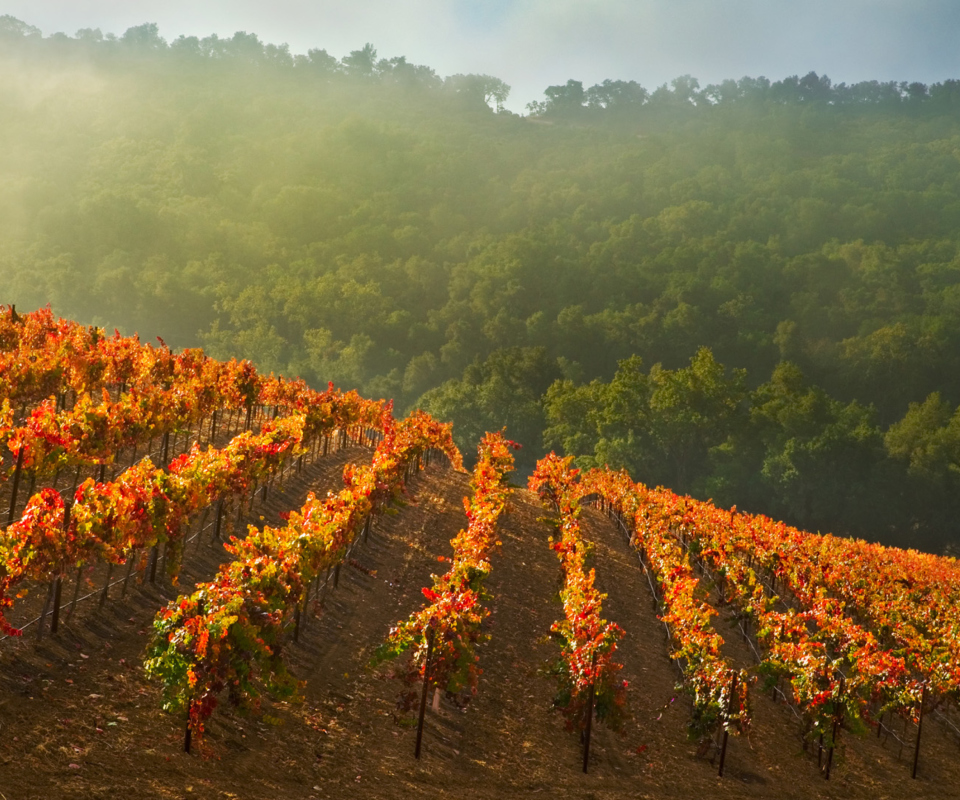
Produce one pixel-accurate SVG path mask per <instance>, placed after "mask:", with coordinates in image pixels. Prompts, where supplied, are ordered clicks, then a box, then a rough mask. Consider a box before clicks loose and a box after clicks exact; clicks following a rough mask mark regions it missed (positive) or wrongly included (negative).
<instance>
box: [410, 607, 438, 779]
mask: <svg viewBox="0 0 960 800" xmlns="http://www.w3.org/2000/svg"><path fill="white" fill-rule="evenodd" d="M433 637H434V630H433V621H432V620H431V622H430V626H429V627H428V628H427V657H426V660H425V661H424V664H423V690H422V691H421V692H420V718H419V719H418V721H417V746H416V749H415V750H414V751H413V757H414V758H415V759H417V760H418V761H419V760H420V745H421V744H422V742H423V717H424V715H425V714H426V712H427V688H428V687H429V686H430V660H431V659H432V658H433Z"/></svg>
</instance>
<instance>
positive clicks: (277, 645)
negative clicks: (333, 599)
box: [146, 409, 462, 749]
mask: <svg viewBox="0 0 960 800" xmlns="http://www.w3.org/2000/svg"><path fill="white" fill-rule="evenodd" d="M381 427H382V429H383V433H384V437H383V440H382V441H381V442H380V443H379V445H378V446H377V449H376V451H375V452H374V455H373V460H372V463H371V464H370V465H369V466H353V465H350V466H348V467H347V468H346V469H345V471H344V483H345V486H344V488H343V489H342V490H341V491H340V492H338V493H337V494H333V493H331V494H329V495H328V496H327V497H326V498H325V499H323V500H321V499H318V498H317V497H315V496H314V495H313V494H311V495H310V496H309V497H308V499H307V502H306V503H305V504H304V506H303V508H301V509H300V511H299V512H292V513H291V514H290V516H289V518H288V520H287V524H286V525H285V527H283V528H280V529H276V528H272V527H269V526H265V527H264V528H263V529H262V530H257V529H256V528H254V527H252V526H251V528H250V531H249V534H248V536H247V537H246V539H243V540H238V539H233V540H232V543H231V544H230V545H228V550H229V551H230V552H231V553H232V554H233V555H234V560H233V561H232V562H230V563H229V564H227V565H226V566H225V567H223V568H222V569H221V570H220V572H219V573H218V574H217V576H216V577H215V578H214V579H213V580H212V581H211V582H209V583H206V584H202V585H201V586H200V587H199V588H198V589H197V590H196V591H195V592H193V593H192V594H191V595H189V596H183V597H180V598H178V599H177V600H176V601H174V602H172V603H171V604H170V605H169V606H167V608H166V609H165V610H163V611H162V612H161V613H160V614H159V616H158V617H157V620H156V622H155V624H154V640H153V643H152V644H151V646H150V650H149V655H148V658H147V661H146V669H147V673H148V674H149V675H151V676H153V677H154V678H157V679H158V680H160V681H161V682H162V683H163V698H164V699H163V707H164V709H165V710H167V711H169V712H171V713H180V714H185V715H186V717H187V727H186V731H187V740H186V743H187V748H188V749H189V742H190V738H191V736H192V735H193V734H198V735H199V734H202V732H203V729H204V724H205V722H206V720H207V719H208V718H209V716H210V715H211V713H212V712H213V710H214V708H215V707H216V705H217V702H218V698H219V695H220V694H221V692H222V691H224V690H227V692H228V695H229V697H230V699H231V700H232V701H234V702H236V703H244V702H249V701H252V700H255V699H256V698H258V697H259V696H260V694H261V691H262V689H266V690H267V691H269V692H271V693H276V694H280V695H283V694H289V693H290V692H292V691H293V689H294V688H295V682H294V681H293V680H292V678H291V676H290V675H289V673H288V671H287V669H286V666H285V664H284V661H283V656H282V645H283V640H284V628H285V625H286V624H287V622H288V620H289V619H290V617H291V616H294V617H296V618H299V614H300V608H301V606H302V605H303V603H304V602H305V600H306V597H307V592H308V590H309V587H310V585H311V583H312V582H313V581H315V579H316V578H317V577H318V576H319V575H320V573H321V572H323V571H325V570H328V569H330V568H331V567H335V566H336V565H338V564H339V563H340V562H341V561H342V559H343V558H344V555H345V553H346V551H347V548H348V546H349V545H350V543H351V542H352V541H353V540H354V539H355V538H356V536H357V535H358V533H359V532H360V531H361V530H362V529H363V528H364V526H365V525H367V524H369V519H370V515H371V514H376V513H378V512H380V511H381V510H382V509H384V508H385V506H386V505H387V504H388V503H390V502H391V500H393V499H394V498H396V497H397V495H398V494H399V493H400V492H401V491H402V490H403V487H404V480H405V475H406V474H407V473H408V471H409V470H410V469H411V467H414V468H419V467H420V465H421V464H422V463H423V459H424V456H425V455H426V454H427V453H428V452H429V451H431V450H439V451H441V452H442V453H444V454H445V455H446V456H447V458H448V459H449V460H450V462H451V463H452V464H453V465H454V467H455V468H457V469H462V462H461V459H460V454H459V451H458V450H457V449H456V446H455V445H454V444H453V439H452V438H451V436H450V429H449V426H445V425H440V424H438V423H436V422H434V421H433V420H432V419H430V417H428V416H427V415H425V414H421V413H416V414H414V415H412V416H411V417H409V418H407V419H405V420H403V421H401V422H400V423H394V422H393V419H392V417H391V416H390V413H389V409H387V410H385V411H384V413H383V420H382V422H381Z"/></svg>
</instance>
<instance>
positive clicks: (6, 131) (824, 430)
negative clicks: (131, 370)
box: [0, 16, 960, 550]
mask: <svg viewBox="0 0 960 800" xmlns="http://www.w3.org/2000/svg"><path fill="white" fill-rule="evenodd" d="M0 67H2V69H0V219H2V220H3V225H2V228H0V301H3V302H14V303H16V304H17V305H18V306H19V307H21V308H24V309H29V308H33V307H37V306H40V305H45V304H47V303H50V304H51V305H52V306H53V308H54V310H55V312H56V313H58V314H60V315H64V316H70V317H73V318H76V319H78V320H82V321H85V322H88V323H97V324H100V325H104V326H106V327H108V328H112V327H118V328H120V329H121V330H122V331H124V332H127V333H129V332H133V331H139V332H140V333H141V335H143V336H144V337H145V338H152V337H153V336H156V335H162V336H163V338H164V339H165V340H166V341H167V342H168V343H169V344H171V345H173V346H177V347H184V346H196V345H202V346H203V347H205V348H206V349H207V350H208V351H209V352H210V353H211V354H212V355H214V356H217V357H230V356H238V357H248V358H252V359H253V360H254V361H255V362H256V363H257V364H258V365H259V366H260V367H261V368H262V369H264V370H268V371H269V370H273V371H276V372H283V373H285V374H299V375H302V376H303V377H305V378H306V379H307V380H308V381H310V382H311V383H313V384H314V385H323V384H324V383H325V382H326V381H328V380H332V381H334V382H335V383H337V384H338V385H340V386H342V387H344V388H357V389H359V390H361V391H362V392H364V393H366V394H368V395H372V396H382V397H391V398H394V399H395V401H396V404H397V406H398V408H399V409H400V410H406V409H409V408H412V407H414V406H421V407H425V408H427V409H428V410H430V411H432V412H433V413H435V414H437V415H439V416H441V417H443V418H445V419H451V420H453V421H455V423H456V425H457V432H458V436H459V437H460V441H461V443H462V444H463V445H464V446H465V449H466V450H470V449H472V447H473V444H474V442H475V440H476V438H477V436H478V434H479V433H480V432H481V431H483V430H487V429H498V428H500V427H501V426H502V425H506V426H507V427H508V433H509V434H510V435H511V436H513V437H514V438H516V439H518V440H520V441H521V442H522V443H523V444H524V445H525V450H524V451H523V453H524V457H525V458H526V461H527V463H528V464H529V463H530V462H532V461H533V460H534V459H535V458H536V457H537V456H538V455H539V454H540V453H542V452H543V450H544V448H558V449H561V450H566V451H568V452H571V453H576V454H578V455H579V456H580V457H581V462H582V463H583V464H585V465H587V464H591V463H600V462H603V463H609V464H610V465H611V466H617V467H619V466H625V467H628V468H630V469H631V470H632V472H633V474H634V477H635V478H636V479H638V480H642V481H645V482H649V483H654V484H656V483H663V484H666V485H669V486H670V487H671V488H673V489H675V490H678V491H684V492H690V493H692V494H694V495H697V496H700V497H704V498H705V497H712V498H713V499H714V500H716V501H717V502H719V503H721V504H727V505H729V504H734V503H736V504H737V505H738V506H740V507H741V508H743V509H744V510H750V511H758V512H764V513H769V514H771V515H775V516H779V517H782V518H784V519H785V520H787V521H789V522H791V523H794V524H797V525H800V526H804V527H808V528H812V529H814V530H816V529H821V530H833V531H836V532H838V533H851V534H857V535H861V536H865V537H867V538H870V539H876V540H881V541H884V542H889V543H897V544H905V545H912V546H919V547H924V548H927V549H934V550H940V549H942V548H944V547H945V546H948V545H950V544H951V543H953V542H957V541H958V540H960V522H958V520H960V514H958V511H960V508H958V506H960V491H958V490H960V412H958V411H957V406H958V404H960V253H958V244H960V82H958V81H944V82H943V83H938V84H935V85H932V86H926V85H923V84H919V83H909V84H908V83H878V82H876V81H872V82H864V83H858V84H855V85H851V86H848V85H845V84H838V85H834V84H832V83H831V81H830V80H829V79H828V78H827V77H826V76H818V75H816V74H815V73H810V74H809V75H807V76H804V77H802V78H801V77H791V78H786V79H784V80H781V81H776V82H771V81H769V80H766V79H765V78H743V79H741V80H739V81H732V80H731V81H725V82H723V83H722V84H719V85H711V86H707V87H705V88H701V87H700V86H699V83H698V82H697V81H696V80H695V79H693V78H691V77H689V76H684V77H681V78H678V79H676V80H675V81H673V82H672V83H671V85H669V86H661V87H659V88H657V89H655V90H653V91H648V90H646V89H644V88H643V87H642V86H640V85H639V84H637V83H635V82H632V81H614V80H609V81H604V82H603V83H602V84H598V85H596V86H592V87H587V88H584V87H583V85H582V84H581V83H580V82H578V81H575V80H571V81H569V82H568V83H566V84H565V85H561V86H551V87H548V88H547V89H546V91H545V95H544V98H545V99H544V101H543V102H542V103H535V104H532V105H531V108H530V112H531V113H530V115H529V116H527V117H519V116H517V115H515V114H511V113H510V112H508V111H505V110H504V109H503V102H504V101H505V99H506V97H507V93H508V92H509V87H507V86H506V85H505V84H504V83H503V82H502V81H499V80H498V79H496V78H493V77H490V76H484V75H456V76H451V77H448V78H446V79H441V78H440V77H439V76H437V75H436V73H435V72H434V71H433V70H431V69H430V68H428V67H424V66H419V65H415V64H411V63H409V62H407V61H406V59H404V58H402V57H398V58H391V59H383V58H380V57H379V56H378V54H377V51H376V49H375V48H373V47H372V46H371V45H367V46H365V47H363V48H362V49H360V50H357V51H354V52H353V53H350V54H349V55H348V56H346V57H344V58H343V59H340V60H337V59H335V58H333V57H332V56H330V55H329V54H327V53H326V52H325V51H323V50H311V51H310V52H309V53H308V54H306V55H294V54H291V53H290V52H289V50H288V48H287V47H286V46H275V45H270V44H265V43H263V42H261V41H260V40H259V39H258V38H257V37H256V36H255V35H253V34H247V33H238V34H236V35H235V36H233V37H232V38H229V39H221V38H218V37H217V36H211V37H207V38H204V39H198V38H196V37H180V38H179V39H177V40H175V41H173V42H169V43H168V42H165V41H164V40H163V39H161V38H160V37H159V35H158V33H157V27H156V26H155V25H149V24H148V25H142V26H139V27H136V28H131V29H130V30H128V31H127V32H126V33H125V34H123V36H120V37H113V36H109V35H108V36H103V35H102V34H101V33H100V32H99V31H96V30H83V31H79V32H78V33H77V34H76V36H73V37H69V36H65V35H63V34H56V35H53V36H48V37H43V36H42V35H41V34H40V32H39V31H37V30H36V29H34V28H31V26H29V25H26V24H25V23H22V22H20V21H18V20H15V19H13V18H11V17H9V16H6V17H0Z"/></svg>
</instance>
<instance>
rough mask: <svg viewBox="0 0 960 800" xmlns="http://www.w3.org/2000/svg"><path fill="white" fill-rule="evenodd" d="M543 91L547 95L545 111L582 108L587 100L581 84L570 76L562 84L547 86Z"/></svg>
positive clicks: (562, 111)
mask: <svg viewBox="0 0 960 800" xmlns="http://www.w3.org/2000/svg"><path fill="white" fill-rule="evenodd" d="M543 93H544V94H545V95H546V96H547V111H550V112H561V113H564V112H570V111H575V110H576V109H579V108H583V104H584V103H585V102H586V100H587V94H586V92H585V91H584V90H583V84H582V83H581V82H580V81H575V80H573V79H572V78H571V79H570V80H569V81H567V82H566V83H565V84H564V85H563V86H548V87H547V88H546V89H545V90H544V92H543Z"/></svg>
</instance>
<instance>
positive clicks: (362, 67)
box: [340, 42, 377, 78]
mask: <svg viewBox="0 0 960 800" xmlns="http://www.w3.org/2000/svg"><path fill="white" fill-rule="evenodd" d="M340 63H341V64H343V68H344V71H345V72H346V73H347V74H348V75H352V76H355V77H358V78H372V77H373V76H374V74H375V70H376V66H377V48H376V47H374V46H373V45H372V44H370V43H369V42H367V43H366V44H365V45H364V46H363V47H362V48H361V49H360V50H351V51H350V54H349V55H346V56H344V57H343V58H342V59H341V60H340Z"/></svg>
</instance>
